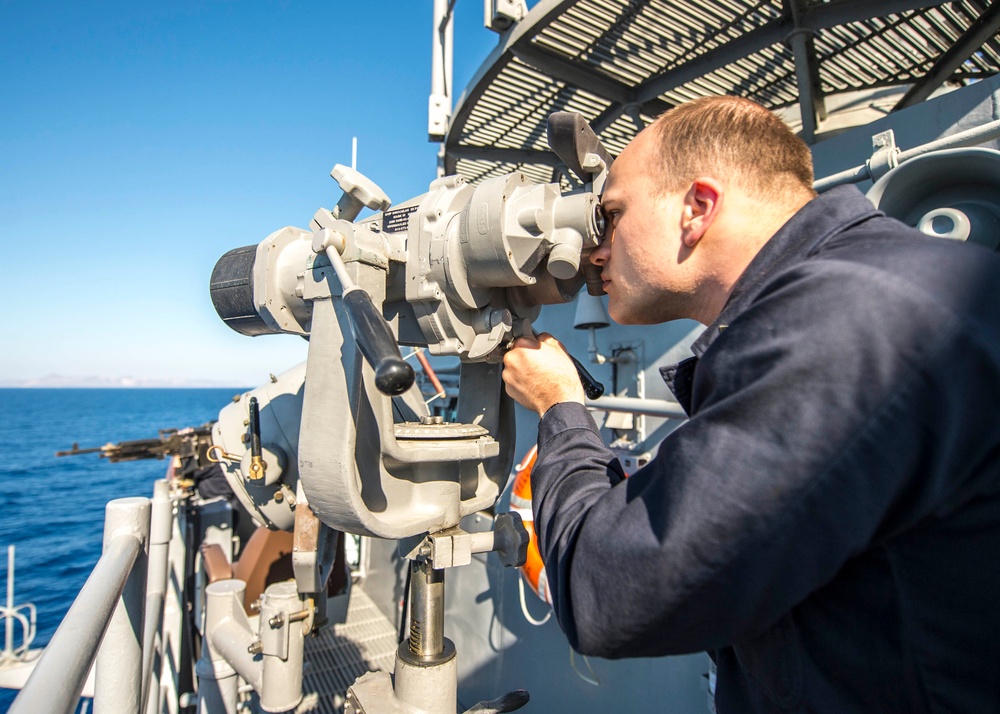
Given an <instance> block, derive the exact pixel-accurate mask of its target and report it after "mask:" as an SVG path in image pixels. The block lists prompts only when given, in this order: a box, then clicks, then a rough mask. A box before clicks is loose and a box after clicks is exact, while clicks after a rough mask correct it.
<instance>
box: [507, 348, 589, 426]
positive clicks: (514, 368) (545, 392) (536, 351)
mask: <svg viewBox="0 0 1000 714" xmlns="http://www.w3.org/2000/svg"><path fill="white" fill-rule="evenodd" d="M503 381H504V382H505V383H506V385H507V394H509V395H510V396H512V397H513V398H514V399H515V400H516V401H517V402H518V403H519V404H521V405H522V406H524V407H527V408H528V409H531V410H532V411H534V412H536V413H537V414H538V415H539V416H542V415H543V414H545V412H546V411H548V409H549V407H551V406H552V405H553V404H559V403H560V402H578V403H580V404H583V403H584V394H583V386H582V385H581V384H580V375H579V374H577V371H576V367H574V366H573V363H572V362H571V361H570V358H569V355H568V354H566V350H565V349H564V348H563V346H562V345H561V344H560V343H559V341H558V340H557V339H556V338H554V337H553V336H552V335H550V334H548V333H547V332H543V333H542V334H540V335H539V336H538V339H537V340H535V339H532V338H530V337H518V338H517V339H516V340H514V345H513V347H511V349H510V351H509V352H507V354H506V355H504V358H503Z"/></svg>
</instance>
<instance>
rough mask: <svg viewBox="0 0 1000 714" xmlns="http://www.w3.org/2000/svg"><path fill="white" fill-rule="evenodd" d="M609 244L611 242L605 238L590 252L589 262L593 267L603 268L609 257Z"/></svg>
mask: <svg viewBox="0 0 1000 714" xmlns="http://www.w3.org/2000/svg"><path fill="white" fill-rule="evenodd" d="M610 244H611V241H610V240H608V239H607V238H605V239H604V240H602V241H601V244H600V245H599V246H597V247H596V248H594V250H592V251H591V252H590V262H591V263H593V264H594V265H597V266H600V267H604V264H605V263H607V262H608V258H609V257H610V256H611V250H610V248H609V246H610Z"/></svg>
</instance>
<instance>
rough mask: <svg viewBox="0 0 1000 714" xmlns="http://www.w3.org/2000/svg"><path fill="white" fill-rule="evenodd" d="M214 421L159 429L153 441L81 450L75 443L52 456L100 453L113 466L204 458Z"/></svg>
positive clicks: (125, 442) (143, 440) (140, 440)
mask: <svg viewBox="0 0 1000 714" xmlns="http://www.w3.org/2000/svg"><path fill="white" fill-rule="evenodd" d="M214 423H215V422H210V423H208V424H203V425H202V426H197V427H187V428H185V429H160V432H159V433H160V435H159V437H158V438H156V439H135V440H133V441H119V442H118V443H117V444H115V443H111V442H109V443H107V444H105V445H104V446H95V447H92V448H87V449H81V448H80V445H79V444H77V443H74V444H73V448H71V449H69V450H68V451H57V452H56V456H79V455H80V454H100V457H101V458H102V459H107V460H108V461H110V462H111V463H113V464H115V463H118V462H119V461H141V460H143V459H161V460H162V459H164V458H166V457H167V456H179V457H181V458H182V459H186V458H189V457H197V456H199V455H201V456H204V454H205V453H207V451H208V449H209V447H210V446H211V445H212V444H211V436H212V426H213V425H214Z"/></svg>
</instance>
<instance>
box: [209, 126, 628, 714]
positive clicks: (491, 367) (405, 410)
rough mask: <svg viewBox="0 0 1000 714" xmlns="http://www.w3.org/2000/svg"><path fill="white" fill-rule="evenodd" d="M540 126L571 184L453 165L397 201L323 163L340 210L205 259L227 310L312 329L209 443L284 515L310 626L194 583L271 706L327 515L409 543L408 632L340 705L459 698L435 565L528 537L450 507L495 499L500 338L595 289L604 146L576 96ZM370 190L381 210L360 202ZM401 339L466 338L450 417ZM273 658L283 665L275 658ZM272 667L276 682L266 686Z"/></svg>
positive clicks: (516, 521)
mask: <svg viewBox="0 0 1000 714" xmlns="http://www.w3.org/2000/svg"><path fill="white" fill-rule="evenodd" d="M548 136H549V144H550V147H551V148H552V149H553V151H554V152H555V153H556V154H557V155H558V156H559V157H560V158H561V159H562V160H563V162H564V163H565V164H566V165H567V167H569V168H570V169H571V170H572V171H573V172H574V173H575V174H576V175H577V177H578V178H579V179H580V181H581V182H582V188H580V189H577V190H573V191H570V192H568V193H565V194H564V193H563V192H562V190H561V188H560V185H559V184H556V183H548V184H536V183H532V182H531V181H529V180H528V178H527V177H526V176H525V175H524V174H522V173H511V174H507V175H504V176H499V177H495V178H491V179H487V180H486V181H484V182H482V183H481V184H479V185H478V186H471V185H469V184H467V183H466V182H465V181H464V180H463V179H462V178H460V177H456V176H446V177H443V178H439V179H437V180H435V181H433V182H432V183H431V184H430V187H429V190H428V192H427V193H426V194H424V195H422V196H419V197H416V198H413V199H410V200H408V201H405V202H403V203H402V204H399V205H398V206H396V207H394V208H392V209H390V201H389V199H388V197H387V196H386V195H385V194H384V193H383V192H382V191H381V189H379V187H378V186H376V185H375V184H374V183H373V182H371V181H370V180H369V179H367V178H365V177H364V176H362V175H360V174H359V173H357V172H356V171H354V170H352V169H349V168H347V167H344V166H339V165H338V166H336V167H335V168H334V169H333V171H332V174H331V175H332V177H333V178H334V179H335V180H337V182H338V184H339V185H340V187H341V189H342V190H343V196H342V197H341V198H340V200H339V202H338V204H337V205H336V207H335V208H334V209H333V210H326V209H320V210H318V211H317V212H316V214H315V215H314V216H313V219H312V221H311V222H310V224H309V228H308V229H302V228H295V227H286V228H282V229H281V230H278V231H275V232H274V233H272V234H271V235H270V236H268V237H267V238H266V239H265V240H264V241H263V242H261V243H260V244H257V245H250V246H246V247H243V248H237V249H235V250H232V251H230V252H228V253H226V254H225V255H224V256H222V258H221V259H220V260H219V261H218V263H217V264H216V266H215V270H214V271H213V274H212V280H211V294H212V300H213V303H214V305H215V308H216V311H217V312H218V314H219V316H220V317H221V318H222V319H223V320H224V321H225V322H226V323H227V324H228V325H229V326H230V327H231V328H233V329H234V330H236V331H238V332H241V333H243V334H246V335H251V336H256V335H263V334H277V333H281V332H285V333H291V334H297V335H301V336H304V337H307V338H308V339H309V352H308V358H307V361H306V363H305V364H303V365H300V366H298V367H296V368H294V369H293V370H291V371H289V372H287V373H285V374H283V375H281V376H279V377H278V378H276V379H274V380H272V382H271V383H270V384H267V385H264V386H263V387H260V388H258V389H255V390H252V391H250V392H248V393H247V394H245V395H242V397H241V398H239V399H238V400H237V401H235V402H234V403H233V404H230V405H229V406H227V407H226V408H225V409H223V410H222V412H221V413H220V414H219V420H218V422H217V423H216V424H215V427H214V429H213V432H212V439H213V442H214V446H213V447H212V448H211V449H210V451H209V458H210V459H212V460H216V461H218V462H220V463H221V464H222V465H223V469H224V472H225V474H226V477H227V479H228V480H229V482H230V484H231V486H232V488H233V490H234V492H235V493H236V495H237V497H238V498H239V499H240V501H241V502H242V504H243V506H244V507H246V509H247V510H248V511H249V512H250V513H251V514H253V515H254V517H255V519H257V520H258V521H259V522H261V523H262V524H264V525H266V526H267V527H269V528H272V529H280V530H286V531H292V532H293V533H294V539H295V549H294V553H293V556H292V558H293V570H294V572H295V581H296V583H295V584H296V590H297V593H298V598H299V601H300V602H301V604H302V609H301V612H302V613H304V614H303V615H302V618H300V619H306V620H307V622H306V623H304V625H303V627H295V628H292V629H294V631H291V630H290V629H289V628H291V626H290V625H289V626H288V628H286V629H285V630H284V631H283V632H282V633H281V634H280V636H279V635H277V634H275V632H274V629H275V627H274V625H273V624H272V626H271V628H270V629H268V627H266V626H265V625H264V624H260V625H259V631H260V635H259V637H254V636H253V634H252V632H251V625H249V624H248V623H245V622H243V621H242V620H240V624H239V627H238V628H235V627H231V626H230V625H231V622H232V617H233V615H231V613H233V612H239V611H241V609H242V603H237V602H235V601H234V599H235V600H238V599H239V598H240V597H241V591H240V590H239V588H238V587H234V586H232V585H223V584H221V583H217V584H213V585H210V586H209V588H208V590H207V591H206V593H207V595H208V604H207V608H208V612H207V621H208V622H211V623H219V624H218V629H219V631H220V632H221V631H222V630H225V631H226V632H227V633H228V634H227V635H225V636H223V635H218V636H215V635H213V634H212V633H207V634H206V639H207V643H208V646H209V647H210V649H211V657H212V658H213V662H215V661H216V660H218V664H219V666H222V664H224V663H228V665H229V666H231V667H233V668H235V669H236V670H237V671H239V673H240V675H241V676H242V677H243V678H244V679H246V680H247V681H250V682H255V683H256V684H257V685H259V687H255V688H258V689H259V693H260V697H261V707H262V708H263V709H264V710H265V711H284V709H280V708H279V707H285V708H287V707H288V706H294V705H295V702H294V699H295V698H294V696H292V695H293V694H294V693H293V692H291V691H290V689H289V686H288V681H289V680H288V676H289V674H290V672H291V670H293V669H294V668H295V666H296V665H295V664H294V663H292V662H291V661H290V659H289V652H293V653H299V655H300V654H301V645H300V644H295V643H297V642H298V640H299V639H301V635H302V632H304V631H305V632H307V631H309V628H310V627H311V623H312V621H313V618H314V615H313V613H312V610H313V609H315V608H316V607H318V605H316V603H319V602H321V600H322V598H321V595H320V593H321V591H322V583H325V582H326V579H327V577H328V575H329V572H330V567H331V563H332V561H333V558H334V552H333V551H334V547H333V545H332V544H333V543H335V542H336V537H335V532H336V531H343V532H347V533H352V534H356V535H363V536H370V537H377V538H385V539H392V540H396V541H398V550H399V553H400V554H401V555H402V556H404V557H405V558H407V559H408V560H410V562H411V565H410V573H411V578H410V595H409V603H410V620H411V628H410V637H409V639H408V640H406V641H404V642H403V643H402V644H401V645H400V647H399V650H398V651H397V654H396V665H395V674H394V679H393V678H390V676H389V675H388V674H387V673H384V672H383V673H369V674H368V675H365V676H363V677H361V678H359V679H358V680H357V682H356V683H355V685H354V686H353V687H351V689H350V690H349V691H348V698H347V704H346V709H345V711H348V712H365V711H368V712H376V711H377V712H400V713H403V712H406V713H416V712H421V713H423V714H438V713H441V714H444V713H445V712H447V714H453V713H454V711H455V709H456V701H457V696H456V686H457V664H456V653H455V647H454V645H453V644H452V643H451V642H450V641H449V640H447V639H446V638H444V636H443V620H444V572H445V569H447V568H450V567H456V566H461V565H465V564H468V563H470V562H471V559H472V555H473V554H474V553H483V552H489V551H496V552H497V553H498V555H499V556H500V558H501V561H502V562H503V563H504V564H505V565H508V566H511V565H520V564H522V563H523V562H524V558H525V555H526V549H527V533H526V532H525V529H524V527H523V525H522V524H521V522H520V518H519V517H518V516H517V514H501V515H499V516H497V517H496V518H495V520H494V529H493V531H491V532H486V533H467V532H465V531H463V530H462V528H461V525H460V524H461V521H462V518H463V517H465V516H469V515H472V514H475V513H478V512H482V511H487V510H491V509H492V508H493V506H494V504H495V503H496V501H497V499H498V498H499V496H500V493H501V491H502V489H503V487H504V485H505V484H506V482H507V480H508V477H509V474H510V472H511V466H512V464H513V457H514V412H513V404H512V401H511V400H510V398H509V397H508V396H507V394H506V393H505V391H504V389H503V384H502V380H501V375H500V364H501V362H502V357H503V352H504V351H505V350H506V349H507V346H508V345H509V343H510V342H511V341H512V340H513V339H514V337H516V336H518V335H520V334H530V331H531V322H532V321H533V320H535V319H536V318H537V316H538V314H539V311H540V309H541V306H542V305H545V304H552V303H562V302H568V301H570V300H572V299H574V297H575V296H576V294H577V292H579V290H580V289H581V287H582V286H583V285H584V284H585V283H587V284H588V285H589V286H590V287H589V289H590V290H591V291H592V292H595V291H599V290H600V280H599V277H598V276H597V275H595V271H594V270H593V269H592V268H593V266H590V265H589V261H588V260H587V259H586V258H587V255H588V254H589V252H590V251H592V250H593V249H594V248H596V247H597V246H598V245H599V244H600V240H601V239H602V236H603V232H604V217H603V213H602V211H601V209H600V203H599V199H598V194H599V192H600V191H601V189H602V188H603V184H604V180H605V177H606V174H607V169H608V167H609V166H610V164H611V157H610V155H609V154H608V153H607V151H606V150H605V149H604V147H603V146H601V144H600V141H599V139H598V138H597V136H596V135H595V134H594V133H593V131H592V130H591V129H590V127H589V126H588V125H587V124H586V122H585V121H584V120H583V118H582V117H581V116H579V115H575V114H569V113H559V114H556V115H553V116H552V117H551V118H550V120H549V132H548ZM364 207H367V208H369V209H372V210H374V211H375V213H374V214H373V215H371V216H369V217H366V218H363V219H361V220H356V219H357V218H358V216H359V215H360V212H361V210H362V209H363V208H364ZM595 286H596V287H595ZM399 345H409V346H414V347H421V348H426V350H427V351H428V352H430V353H431V354H432V355H442V356H453V357H457V358H458V360H459V362H460V369H459V375H458V406H457V416H456V420H455V421H454V422H445V421H444V420H443V419H442V418H441V416H432V415H431V414H430V413H429V410H428V408H427V406H426V404H425V403H424V401H423V399H422V398H420V394H419V392H418V390H416V389H412V388H411V387H412V385H413V383H414V372H413V370H412V368H411V367H410V366H409V364H408V363H406V362H405V361H404V360H403V359H402V357H401V355H400V351H399ZM331 534H334V535H331ZM272 587H276V586H272ZM282 592H283V594H282V597H285V598H287V597H288V593H285V592H284V591H282ZM266 596H267V593H265V599H266ZM293 599H294V598H293ZM261 606H263V601H262V604H261ZM289 607H290V606H289ZM319 619H322V617H321V616H320V617H319ZM261 622H263V619H262V620H261ZM281 627H285V626H284V625H281ZM237 629H238V630H239V631H240V632H242V633H243V634H242V635H241V637H243V638H244V639H246V640H247V644H248V646H250V647H251V648H252V650H253V651H255V652H256V653H258V654H261V655H262V656H263V663H264V664H263V669H262V670H261V668H260V667H259V666H257V665H251V664H249V663H247V662H246V661H245V658H244V657H242V655H239V656H237V653H238V651H239V650H240V647H242V646H243V644H244V643H243V641H242V640H240V643H239V646H235V645H233V642H232V637H233V634H232V633H233V632H236V631H237ZM278 629H281V628H278ZM290 637H291V638H293V640H289V638H290ZM227 638H228V639H227ZM290 641H293V645H289V642H290ZM227 648H228V649H229V650H230V651H231V653H232V654H231V656H227V654H226V652H225V651H224V650H226V649H227ZM297 656H298V655H297ZM269 663H273V666H272V664H269ZM269 666H270V667H271V671H274V672H277V671H278V670H279V669H280V671H281V672H282V673H283V674H282V675H281V677H282V678H283V679H282V678H279V677H278V675H277V674H275V675H274V676H272V677H270V678H269V677H268V672H269ZM241 667H242V668H243V670H245V672H244V671H240V668H241ZM297 681H299V682H301V677H299V678H298V680H297ZM272 686H273V689H274V692H275V693H277V692H278V691H279V690H280V693H281V695H280V697H279V696H276V695H275V696H272V694H271V693H269V692H267V691H260V689H261V688H262V689H264V690H267V689H269V688H271V687H272ZM218 694H220V695H221V694H223V693H222V692H221V690H220V691H219V692H218ZM211 696H212V697H214V696H216V694H215V693H213V694H212V695H211ZM227 696H228V695H227ZM300 696H301V695H300ZM502 701H503V703H496V704H494V705H492V710H494V711H512V710H513V709H514V708H517V707H519V706H520V705H521V704H523V703H524V701H526V698H524V697H521V696H520V695H514V696H507V697H506V698H502ZM498 702H500V700H498ZM487 709H489V707H487ZM482 710H484V711H485V710H486V709H482ZM220 711H222V709H220ZM226 711H228V709H226Z"/></svg>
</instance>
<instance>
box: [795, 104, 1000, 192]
mask: <svg viewBox="0 0 1000 714" xmlns="http://www.w3.org/2000/svg"><path fill="white" fill-rule="evenodd" d="M997 137H1000V119H998V120H997V121H991V122H989V123H987V124H981V125H979V126H976V127H973V128H971V129H967V130H965V131H960V132H958V133H957V134H952V135H951V136H945V137H943V138H941V139H936V140H935V141H931V142H928V143H926V144H921V145H920V146H916V147H914V148H912V149H907V150H906V151H903V152H900V154H899V155H898V156H897V157H896V161H897V163H898V164H901V163H903V162H904V161H907V160H909V159H913V158H916V157H917V156H921V155H923V154H928V153H930V152H932V151H938V150H940V149H957V148H960V147H963V146H978V145H979V144H983V143H985V142H987V141H991V140H993V139H996V138H997ZM873 178H874V177H873V176H872V175H871V171H869V170H868V164H861V165H860V166H855V167H854V168H852V169H847V170H845V171H841V172H839V173H835V174H831V175H830V176H827V177H825V178H822V179H820V180H818V181H816V182H815V183H814V184H813V188H814V189H816V191H817V192H818V193H823V192H824V191H827V190H829V189H831V188H833V187H834V186H840V185H843V184H848V183H860V182H862V181H868V180H869V179H873Z"/></svg>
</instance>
